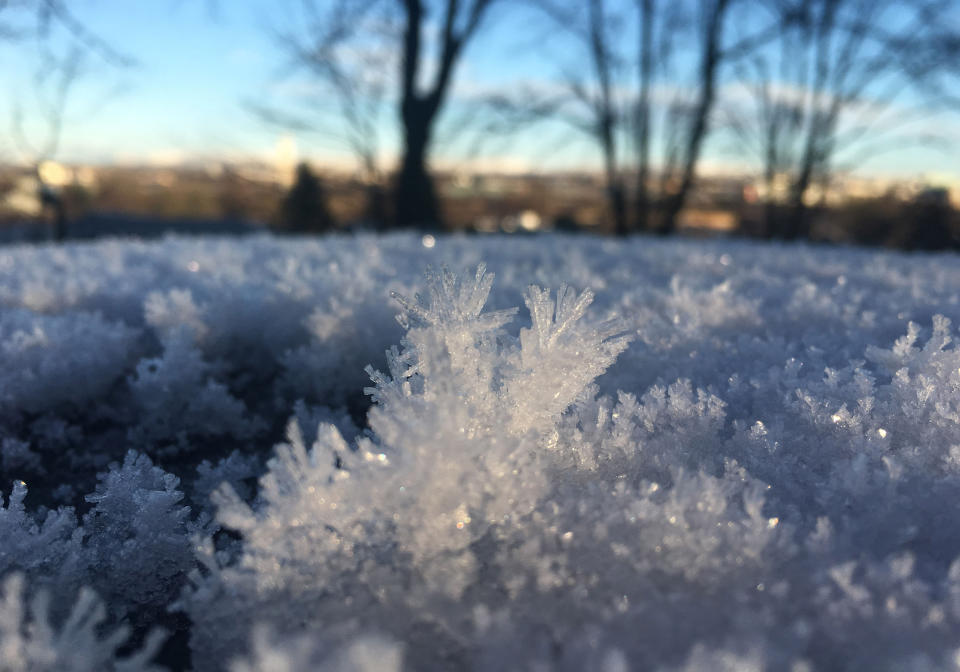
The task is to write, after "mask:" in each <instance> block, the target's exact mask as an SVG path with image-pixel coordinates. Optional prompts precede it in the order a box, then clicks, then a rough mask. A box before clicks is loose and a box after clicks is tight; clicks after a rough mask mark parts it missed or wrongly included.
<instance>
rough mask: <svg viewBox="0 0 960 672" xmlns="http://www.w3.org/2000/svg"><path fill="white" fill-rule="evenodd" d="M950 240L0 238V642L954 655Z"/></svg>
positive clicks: (136, 660)
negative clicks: (857, 245) (825, 245)
mask: <svg viewBox="0 0 960 672" xmlns="http://www.w3.org/2000/svg"><path fill="white" fill-rule="evenodd" d="M484 261H485V262H486V265H484V263H483V262H484ZM958 261H960V260H958V258H957V257H956V256H950V255H939V256H938V255H915V256H909V255H903V254H898V253H889V252H871V251H863V250H860V251H856V250H845V249H822V248H816V247H808V246H802V245H801V246H774V245H763V244H754V243H745V242H723V241H700V242H691V241H664V240H649V239H644V238H638V239H635V240H629V241H611V240H602V239H594V238H589V237H584V238H577V237H565V236H540V237H529V238H498V237H492V238H471V237H447V238H439V239H434V240H433V244H432V245H431V246H429V247H427V246H425V245H422V244H421V241H420V239H419V238H418V237H415V236H413V235H393V236H380V237H377V236H364V235H359V236H356V237H328V238H325V239H317V240H290V239H287V240H278V239H274V238H270V237H265V236H264V237H254V238H248V239H245V240H231V239H216V238H206V239H205V238H199V239H191V238H169V239H166V240H163V241H160V242H154V243H139V242H133V241H105V242H99V243H94V244H85V245H67V246H60V247H42V246H41V247H8V248H4V249H0V475H2V477H3V480H2V484H0V493H2V495H3V497H2V500H0V586H2V588H0V671H2V672H21V671H28V670H50V671H53V670H70V671H76V672H88V671H89V672H93V671H94V670H116V671H118V672H120V671H128V672H133V671H135V670H158V669H196V670H213V671H217V670H223V671H225V672H296V671H299V670H340V671H347V670H351V671H356V672H373V671H375V670H376V671H379V670H388V671H389V670H396V671H400V670H435V669H436V670H440V669H442V670H478V671H484V670H491V671H492V670H513V669H517V670H570V671H580V670H597V671H598V672H619V671H622V670H664V671H673V670H738V671H739V670H795V671H801V670H809V671H813V670H834V669H863V670H903V669H910V670H958V669H960V346H957V345H956V343H955V342H954V340H953V339H955V338H956V335H957V328H956V327H955V326H954V325H956V324H957V323H958V321H960V263H958ZM425 268H427V269H432V270H428V271H427V272H426V274H424V273H423V270H424V269H425ZM448 269H450V270H448ZM488 269H489V270H488ZM494 272H495V273H496V275H497V278H496V282H494ZM398 312H399V315H397V313H398Z"/></svg>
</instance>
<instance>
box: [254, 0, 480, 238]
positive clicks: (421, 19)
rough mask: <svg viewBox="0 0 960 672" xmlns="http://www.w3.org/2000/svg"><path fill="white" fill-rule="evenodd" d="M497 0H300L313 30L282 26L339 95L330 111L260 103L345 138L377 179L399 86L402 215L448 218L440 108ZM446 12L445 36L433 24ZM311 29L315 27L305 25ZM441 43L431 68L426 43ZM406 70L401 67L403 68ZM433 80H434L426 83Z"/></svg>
mask: <svg viewBox="0 0 960 672" xmlns="http://www.w3.org/2000/svg"><path fill="white" fill-rule="evenodd" d="M495 2H496V0H322V1H320V0H300V7H301V9H302V11H303V14H304V15H305V17H306V20H305V22H304V28H305V30H300V31H297V32H296V33H295V32H293V31H280V32H278V38H279V43H280V44H282V45H283V49H284V51H285V52H286V54H287V56H288V57H289V59H290V63H291V64H292V65H294V66H295V67H306V68H308V70H309V72H310V73H311V74H312V75H313V76H315V77H316V78H317V80H318V81H319V82H320V83H321V84H322V85H323V87H324V88H323V91H324V93H325V94H327V95H329V94H331V93H332V94H333V97H334V98H335V100H336V101H337V114H336V115H335V116H336V120H335V121H334V122H333V123H331V122H330V115H327V117H325V118H321V119H317V118H314V119H308V118H307V117H306V116H305V115H303V114H299V113H290V112H282V111H278V110H276V109H274V108H268V107H266V106H262V105H254V106H253V107H254V108H255V109H256V110H257V112H258V113H259V114H260V115H261V116H264V117H266V118H268V119H270V120H271V121H274V122H278V123H280V124H282V125H284V126H287V127H291V128H296V129H299V130H321V131H326V132H328V134H329V135H330V136H333V137H340V138H344V139H345V140H346V142H347V144H348V146H349V148H350V149H351V150H352V151H353V153H354V154H355V155H356V156H357V158H358V160H359V162H360V164H361V167H362V172H363V174H364V175H365V176H366V178H367V180H368V181H369V182H371V183H378V182H379V181H380V175H381V170H380V168H379V166H378V155H379V149H380V137H379V128H380V123H381V119H382V114H383V111H384V108H385V107H386V106H389V104H390V101H389V100H388V96H389V94H390V93H392V92H394V91H396V93H397V100H396V103H395V104H396V111H397V113H398V115H397V120H398V122H399V123H398V127H399V131H400V132H399V136H400V139H401V144H402V147H401V159H400V165H399V167H398V170H397V175H396V179H395V184H394V203H393V210H394V222H395V224H396V225H398V226H401V227H409V226H426V227H437V226H439V225H440V223H441V217H440V212H439V208H438V205H437V198H436V194H435V191H434V186H433V180H432V178H431V176H430V170H429V157H430V149H431V141H432V139H433V136H434V133H435V129H436V124H437V120H438V118H439V117H440V116H441V114H442V112H443V110H444V106H445V103H446V102H447V97H448V95H449V92H450V88H451V86H452V82H453V79H454V73H455V70H456V68H457V66H458V64H459V62H460V60H461V58H462V56H463V52H464V49H465V48H466V47H467V45H468V43H469V42H470V40H471V39H472V38H473V37H474V36H475V35H476V33H477V32H478V30H479V29H480V27H481V24H482V22H483V20H484V18H485V16H486V15H487V13H488V12H489V9H490V7H491V6H493V5H494V4H495ZM434 12H436V13H438V15H439V16H438V18H439V26H440V30H439V33H438V36H437V38H436V39H437V44H436V45H433V44H430V43H428V42H429V40H428V39H427V37H426V36H425V32H426V26H427V22H428V20H430V19H431V15H432V14H433V13H434ZM304 32H305V33H306V34H307V37H305V38H304V37H301V36H300V34H302V33H304ZM434 46H435V47H436V48H435V52H436V53H437V55H438V56H437V61H436V65H435V68H434V69H433V72H430V71H429V70H430V64H431V59H430V58H429V57H428V55H427V53H426V52H427V50H428V49H430V48H431V47H434ZM397 75H399V77H398V76H397ZM424 83H426V85H425V87H424Z"/></svg>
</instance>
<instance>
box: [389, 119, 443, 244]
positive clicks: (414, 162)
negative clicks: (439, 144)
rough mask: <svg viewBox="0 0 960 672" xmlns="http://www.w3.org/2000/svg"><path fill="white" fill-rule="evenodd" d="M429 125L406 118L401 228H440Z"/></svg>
mask: <svg viewBox="0 0 960 672" xmlns="http://www.w3.org/2000/svg"><path fill="white" fill-rule="evenodd" d="M405 116H406V115H405ZM429 125H430V121H429V120H426V119H422V118H415V119H409V120H408V119H404V131H405V133H404V135H405V138H404V152H403V162H402V163H401V165H400V175H399V176H398V177H397V184H396V213H395V218H396V224H397V226H398V227H400V228H413V227H416V228H423V229H439V228H440V213H439V211H438V208H437V197H436V193H435V192H434V188H433V180H432V179H431V177H430V173H429V172H428V171H427V149H428V146H429V144H430V136H429V131H428V128H429Z"/></svg>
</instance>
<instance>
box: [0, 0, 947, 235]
mask: <svg viewBox="0 0 960 672" xmlns="http://www.w3.org/2000/svg"><path fill="white" fill-rule="evenodd" d="M0 52H2V57H3V59H4V63H5V64H6V67H4V68H3V69H2V72H0V77H2V79H0V86H3V87H4V90H5V93H6V95H5V96H4V97H3V99H0V240H3V241H6V242H11V241H29V240H51V239H52V240H65V239H77V238H91V237H96V236H100V235H118V234H119V235H137V236H145V237H149V236H155V235H161V234H162V233H164V232H167V231H177V232H195V233H211V232H214V233H216V232H219V233H244V232H253V231H261V230H264V229H270V230H275V231H281V232H290V233H321V232H328V231H340V230H344V231H346V230H377V231H383V230H393V229H404V228H416V229H419V230H427V231H434V232H436V231H473V232H480V233H490V232H509V233H532V232H537V231H542V230H560V231H588V232H595V233H603V234H610V235H628V234H633V233H641V232H645V233H651V234H661V235H669V234H677V233H681V234H684V235H740V236H750V237H759V238H777V239H786V240H789V239H810V240H815V241H833V242H842V243H856V244H867V245H878V246H888V247H897V248H904V249H933V250H936V249H949V248H957V247H960V215H958V208H960V158H958V157H960V0H897V1H888V0H238V1H236V2H224V1H220V2H216V1H214V0H192V1H191V0H179V1H178V0H151V1H149V2H147V1H143V2H120V0H8V1H6V2H3V3H2V4H0ZM425 240H426V239H425Z"/></svg>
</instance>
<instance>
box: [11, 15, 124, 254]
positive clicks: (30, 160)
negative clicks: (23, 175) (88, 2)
mask: <svg viewBox="0 0 960 672" xmlns="http://www.w3.org/2000/svg"><path fill="white" fill-rule="evenodd" d="M0 9H2V10H11V9H12V10H14V13H15V14H17V16H0V19H7V18H9V19H11V20H12V23H4V24H3V25H4V26H6V27H7V28H10V26H12V25H17V26H18V28H16V29H11V30H10V32H9V35H10V36H11V37H12V38H14V39H18V40H22V41H23V42H24V43H25V46H26V47H27V48H28V49H31V50H32V51H33V53H34V54H35V58H34V59H33V60H34V62H35V64H34V68H33V76H32V80H31V83H32V86H31V87H30V91H29V92H28V91H24V92H23V95H22V96H21V97H19V98H18V99H17V100H15V101H14V103H13V111H12V117H11V137H12V139H13V141H14V144H15V146H16V147H17V149H18V151H19V153H20V154H21V157H22V158H23V159H25V161H26V163H27V164H28V165H29V166H30V170H31V172H32V174H33V176H34V178H35V179H36V182H37V197H38V199H39V201H40V204H41V206H42V209H43V210H45V211H48V212H49V213H50V220H51V229H52V230H51V233H52V237H53V238H54V240H62V239H63V238H64V237H65V235H66V223H67V217H66V208H65V205H64V202H63V199H62V197H61V195H60V193H59V192H58V191H57V189H56V188H55V187H54V186H53V185H51V184H48V183H47V181H46V179H45V176H44V174H43V171H42V170H41V168H42V166H43V165H44V163H45V162H47V161H49V160H51V159H53V158H54V157H55V156H56V155H57V153H58V151H59V149H60V145H61V141H62V138H63V132H64V127H65V125H66V123H67V121H68V118H67V110H68V106H69V102H70V98H71V96H72V94H73V92H74V90H75V89H76V86H77V84H78V82H79V81H80V80H81V79H82V78H83V77H84V75H86V74H91V73H92V70H91V68H90V67H89V66H90V60H91V59H90V58H89V57H91V56H94V57H96V58H97V59H99V61H100V62H101V63H104V64H106V65H107V66H108V67H110V68H114V69H123V68H129V67H132V66H133V65H135V61H134V59H133V58H131V57H130V56H127V55H125V54H123V53H121V52H119V51H117V50H116V49H114V48H113V47H112V46H111V45H109V44H108V43H107V42H106V41H104V40H103V39H102V38H100V37H99V36H98V35H97V34H96V33H94V32H93V31H92V30H90V29H89V28H88V27H87V26H86V25H85V24H84V23H83V22H81V21H80V20H79V19H77V18H76V17H75V16H74V15H73V13H71V12H70V10H69V9H68V8H67V6H66V4H65V3H64V2H62V1H61V0H27V1H25V2H22V3H18V4H16V5H13V6H5V7H2V8H0ZM31 21H32V22H33V29H32V30H27V29H25V28H24V26H26V25H29V23H30V22H31ZM31 38H32V39H31ZM119 90H120V89H119V88H114V89H112V90H110V91H106V90H105V91H104V92H103V94H102V96H101V99H100V100H99V101H98V105H97V109H99V107H100V106H101V105H102V104H104V103H105V102H106V101H107V100H109V99H110V98H112V97H113V96H114V95H116V93H117V92H118V91H119ZM28 94H32V98H30V97H28Z"/></svg>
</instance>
